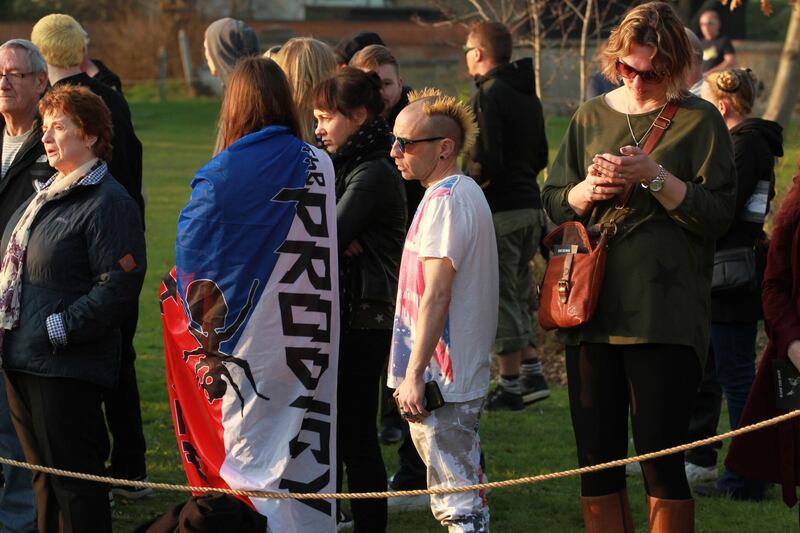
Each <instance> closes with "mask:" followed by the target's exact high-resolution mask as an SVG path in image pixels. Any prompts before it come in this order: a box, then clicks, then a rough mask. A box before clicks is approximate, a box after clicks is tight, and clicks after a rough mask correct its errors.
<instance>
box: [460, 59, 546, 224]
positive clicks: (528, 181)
mask: <svg viewBox="0 0 800 533" xmlns="http://www.w3.org/2000/svg"><path fill="white" fill-rule="evenodd" d="M475 84H476V85H477V88H478V90H477V92H476V93H475V94H474V95H473V97H472V100H471V101H470V103H471V105H472V109H473V110H474V111H475V115H476V117H477V119H478V127H479V128H480V131H479V133H478V141H477V143H476V144H475V147H474V148H473V150H472V152H471V153H470V154H469V160H470V161H469V164H468V165H467V174H469V175H470V176H472V177H473V178H475V180H476V181H477V182H478V183H479V184H480V185H481V187H483V191H484V193H485V194H486V200H487V201H488V202H489V207H490V208H491V209H492V212H493V213H496V212H498V211H510V210H512V209H526V208H534V207H536V208H538V207H541V206H542V202H541V198H540V194H539V185H538V184H537V183H536V176H537V174H539V172H540V171H541V170H542V169H544V168H545V167H546V166H547V138H546V137H545V131H544V116H543V113H542V103H541V102H540V101H539V98H538V97H537V96H536V87H535V83H534V74H533V62H532V60H531V59H530V58H525V59H520V60H519V61H514V62H513V63H506V64H503V65H500V66H498V67H496V68H494V69H493V70H491V71H490V72H488V73H486V75H484V76H479V77H477V78H476V79H475Z"/></svg>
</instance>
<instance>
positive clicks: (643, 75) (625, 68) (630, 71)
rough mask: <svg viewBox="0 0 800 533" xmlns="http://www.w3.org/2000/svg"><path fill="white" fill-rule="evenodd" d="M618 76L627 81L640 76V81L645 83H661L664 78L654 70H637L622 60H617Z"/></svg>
mask: <svg viewBox="0 0 800 533" xmlns="http://www.w3.org/2000/svg"><path fill="white" fill-rule="evenodd" d="M617 74H619V75H620V76H622V77H623V78H625V79H626V80H632V79H633V78H635V77H636V76H639V79H640V80H642V82H644V83H658V82H660V81H661V78H663V77H664V76H662V75H661V74H658V73H657V72H656V71H654V70H636V69H635V68H633V67H632V66H630V65H628V64H627V63H625V62H623V61H622V60H621V59H617Z"/></svg>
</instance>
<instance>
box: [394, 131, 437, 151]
mask: <svg viewBox="0 0 800 533" xmlns="http://www.w3.org/2000/svg"><path fill="white" fill-rule="evenodd" d="M446 138H447V137H428V138H427V139H404V138H402V137H395V136H394V134H392V133H390V134H389V142H391V143H392V146H394V143H397V144H398V145H399V146H400V151H401V152H403V153H405V151H406V146H408V145H409V144H414V143H426V142H429V141H441V140H443V139H446Z"/></svg>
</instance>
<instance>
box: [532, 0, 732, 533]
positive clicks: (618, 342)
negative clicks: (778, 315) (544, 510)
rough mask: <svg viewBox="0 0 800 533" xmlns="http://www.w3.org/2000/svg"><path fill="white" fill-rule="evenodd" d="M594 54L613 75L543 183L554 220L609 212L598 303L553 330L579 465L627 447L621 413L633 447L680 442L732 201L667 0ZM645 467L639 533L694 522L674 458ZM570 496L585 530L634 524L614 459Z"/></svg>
mask: <svg viewBox="0 0 800 533" xmlns="http://www.w3.org/2000/svg"><path fill="white" fill-rule="evenodd" d="M603 57H604V66H603V72H604V73H605V75H606V76H607V77H609V79H612V80H621V81H622V82H623V86H622V87H620V88H618V89H615V90H613V91H611V92H609V93H607V94H605V95H602V96H598V97H596V98H593V99H591V100H589V101H587V102H586V103H585V104H583V105H582V106H581V107H580V108H579V109H578V111H577V112H576V113H575V116H574V117H573V118H572V121H571V123H570V125H569V128H568V131H567V133H566V136H565V137H564V140H563V141H562V144H561V147H560V149H559V153H558V156H557V157H556V160H555V161H554V163H553V166H552V168H551V171H550V175H549V177H548V179H547V182H546V183H545V187H544V190H543V194H542V198H543V202H544V205H545V209H546V210H547V212H548V214H549V215H550V217H551V218H552V219H553V221H555V222H556V223H563V222H566V221H571V220H575V221H580V222H583V223H584V224H586V225H587V226H589V225H593V224H598V223H600V224H602V223H609V222H610V221H613V222H614V223H613V224H607V227H608V228H609V229H610V230H611V231H613V233H614V235H613V237H612V238H611V240H610V242H609V247H608V255H607V263H606V269H605V277H604V279H603V280H602V286H601V289H600V299H599V303H598V305H597V309H596V311H595V313H594V315H593V316H592V317H591V318H590V319H589V320H588V321H587V322H586V323H584V324H583V325H581V326H578V327H574V328H569V329H562V330H560V334H561V336H562V339H563V340H564V342H565V344H566V352H567V376H568V380H569V397H570V409H571V413H572V422H573V427H574V431H575V439H576V443H577V449H578V459H579V463H580V465H581V466H586V465H591V464H597V463H602V462H605V461H611V460H614V459H620V458H624V457H625V456H626V455H627V449H628V434H627V433H628V412H629V411H630V413H631V425H632V428H633V437H634V443H635V446H636V451H637V452H638V453H647V452H653V451H657V450H660V449H662V448H668V447H670V446H675V445H678V444H682V443H683V442H685V439H686V435H687V430H688V423H689V417H690V414H691V408H692V401H693V398H694V396H695V392H696V390H697V385H698V383H699V382H700V377H701V374H702V367H703V364H704V363H705V358H706V355H707V353H708V342H709V341H708V336H709V332H708V319H709V318H708V314H709V287H710V282H711V266H712V259H713V255H714V241H715V239H717V238H718V237H719V236H721V235H722V234H723V233H725V231H726V230H727V229H728V226H729V225H730V222H731V220H732V218H733V213H734V207H735V201H736V183H735V179H736V176H735V171H734V163H733V150H732V147H731V141H730V136H729V135H728V131H727V128H726V127H725V123H724V122H723V120H722V118H721V117H720V115H719V113H718V112H717V111H716V109H714V107H713V106H712V105H710V104H709V103H708V102H706V101H704V100H702V99H700V98H697V97H693V96H690V95H689V93H688V91H687V90H686V87H687V81H686V77H687V74H688V70H689V68H690V67H691V64H692V60H693V58H692V51H691V46H690V44H689V42H688V39H687V37H686V33H685V31H684V27H683V24H682V22H681V21H680V20H679V19H678V17H677V15H676V14H675V12H674V11H673V9H672V8H671V7H670V6H669V5H668V4H665V3H662V2H650V3H647V4H642V5H640V6H637V7H635V8H633V9H631V10H630V11H629V12H628V13H627V14H626V15H625V17H624V18H623V20H622V22H621V23H620V25H619V26H618V27H616V28H614V30H613V31H612V32H611V35H610V37H609V39H608V44H607V45H606V48H605V50H604V52H603ZM654 132H659V133H654ZM654 134H655V135H660V138H659V142H658V143H657V144H656V145H655V147H654V148H652V151H651V152H650V153H646V152H645V151H644V150H643V147H644V146H645V144H646V143H647V139H648V137H649V136H650V135H654ZM623 198H625V200H623ZM642 470H643V474H644V481H645V489H646V491H647V496H648V497H647V503H648V518H649V522H650V531H653V532H666V531H676V532H677V531H680V532H682V533H684V532H687V531H692V530H693V526H694V502H693V500H692V496H691V492H690V490H689V485H688V483H687V481H686V474H685V471H684V463H683V456H682V455H680V454H676V455H670V456H665V457H663V458H659V459H655V460H652V461H646V462H644V463H642ZM581 496H582V498H581V501H582V509H583V516H584V522H585V524H586V527H587V530H588V531H593V532H594V531H633V525H632V518H631V513H630V509H629V506H628V498H627V494H626V489H625V469H624V468H623V467H619V468H614V469H609V470H604V471H601V472H597V473H592V474H586V475H584V476H582V477H581Z"/></svg>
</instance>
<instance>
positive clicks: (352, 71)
mask: <svg viewBox="0 0 800 533" xmlns="http://www.w3.org/2000/svg"><path fill="white" fill-rule="evenodd" d="M311 100H312V102H313V104H314V109H320V110H322V111H338V112H339V113H341V114H342V115H344V116H346V117H348V118H352V117H353V114H354V113H355V112H356V110H357V109H358V108H360V107H363V108H365V109H366V110H367V121H369V120H371V119H373V118H375V117H376V116H378V115H380V114H381V113H382V112H383V99H382V98H381V79H380V77H378V75H377V74H375V73H374V72H363V71H361V70H358V69H357V68H353V67H344V68H342V69H340V70H339V71H338V72H337V73H336V75H335V76H334V77H332V78H328V79H327V80H325V81H323V82H322V83H320V84H319V85H317V86H316V87H314V92H313V94H312V98H311Z"/></svg>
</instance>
